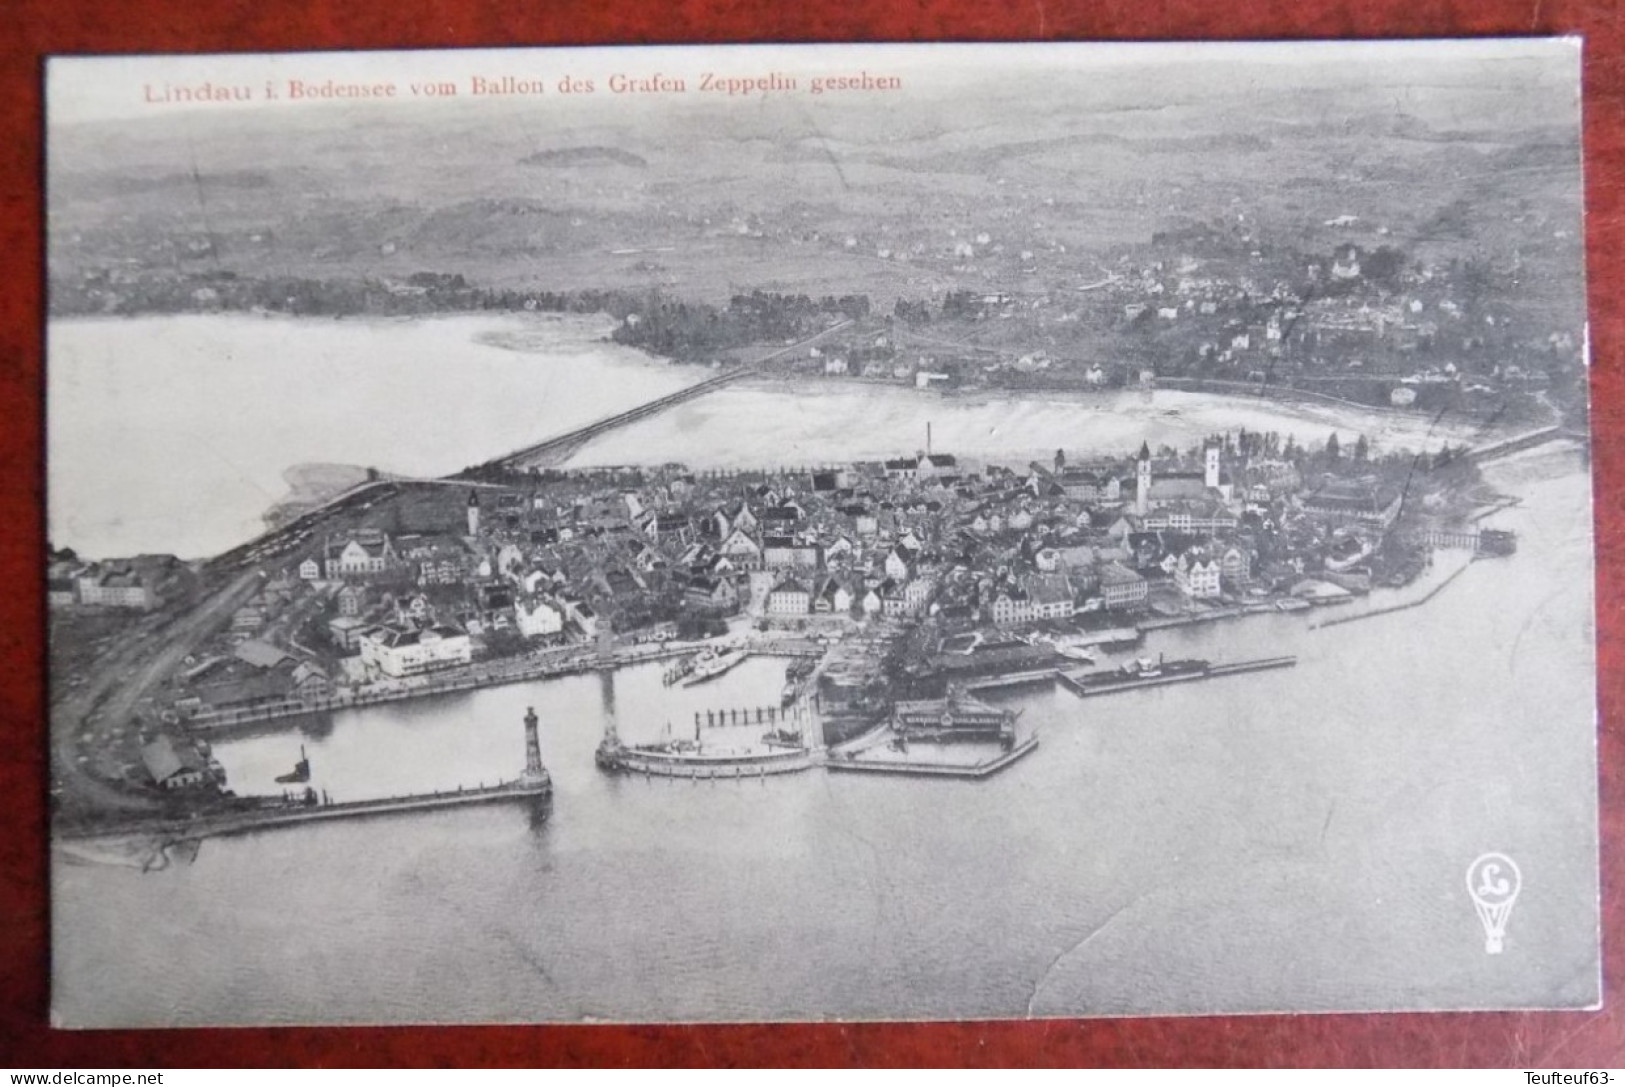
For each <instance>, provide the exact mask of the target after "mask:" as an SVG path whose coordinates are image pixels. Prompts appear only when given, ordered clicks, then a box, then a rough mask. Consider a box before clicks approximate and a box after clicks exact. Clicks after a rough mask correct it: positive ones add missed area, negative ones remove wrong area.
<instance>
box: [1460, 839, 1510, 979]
mask: <svg viewBox="0 0 1625 1087" xmlns="http://www.w3.org/2000/svg"><path fill="white" fill-rule="evenodd" d="M1522 885H1523V875H1522V873H1520V872H1519V871H1518V866H1517V864H1515V863H1514V862H1513V860H1512V858H1511V857H1509V856H1507V855H1506V854H1505V853H1486V854H1484V855H1483V856H1482V857H1479V858H1478V859H1477V860H1475V861H1474V862H1473V863H1472V864H1470V865H1468V866H1467V893H1468V895H1470V896H1471V897H1472V900H1473V907H1474V908H1475V909H1477V910H1478V920H1479V922H1480V923H1482V924H1483V926H1484V950H1485V951H1486V952H1488V953H1489V954H1491V955H1499V954H1500V953H1501V947H1502V939H1503V937H1505V936H1506V930H1507V918H1509V917H1510V916H1512V904H1513V903H1514V902H1516V901H1517V900H1518V889H1519V888H1520V887H1521V886H1522Z"/></svg>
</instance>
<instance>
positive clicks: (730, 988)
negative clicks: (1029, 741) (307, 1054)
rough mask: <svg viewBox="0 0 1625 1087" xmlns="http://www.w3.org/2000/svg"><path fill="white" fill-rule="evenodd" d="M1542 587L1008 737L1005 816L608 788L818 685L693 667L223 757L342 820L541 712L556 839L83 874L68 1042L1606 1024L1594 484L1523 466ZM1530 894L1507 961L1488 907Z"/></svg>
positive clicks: (1400, 620)
mask: <svg viewBox="0 0 1625 1087" xmlns="http://www.w3.org/2000/svg"><path fill="white" fill-rule="evenodd" d="M1496 476H1497V481H1498V482H1499V483H1500V484H1501V485H1503V486H1506V487H1515V488H1517V489H1518V491H1519V492H1520V493H1522V494H1524V495H1525V497H1526V503H1525V505H1524V506H1523V507H1522V508H1521V509H1519V510H1516V511H1513V512H1511V513H1509V514H1504V515H1501V516H1500V517H1498V522H1499V523H1503V524H1505V525H1507V526H1508V527H1513V528H1515V529H1517V530H1518V532H1519V533H1520V534H1521V539H1520V549H1519V552H1518V554H1517V556H1516V557H1514V558H1512V559H1510V560H1500V561H1490V562H1482V563H1478V564H1475V565H1474V566H1473V567H1471V568H1470V569H1469V570H1468V571H1467V572H1466V573H1465V574H1463V575H1462V576H1461V577H1460V578H1459V579H1457V581H1456V582H1455V583H1454V584H1452V585H1451V586H1450V587H1449V588H1448V589H1446V590H1445V591H1444V592H1443V593H1442V594H1441V595H1439V596H1438V597H1437V598H1435V600H1434V601H1433V602H1432V603H1430V604H1428V605H1427V606H1426V607H1423V608H1420V609H1417V610H1413V611H1409V612H1405V613H1399V614H1395V615H1390V616H1386V617H1381V618H1375V619H1370V620H1366V621H1362V622H1358V623H1350V624H1346V625H1342V626H1338V627H1334V628H1329V629H1326V630H1321V631H1313V632H1310V631H1307V630H1306V627H1307V624H1308V620H1307V618H1306V617H1305V616H1303V615H1301V614H1300V615H1282V616H1270V617H1260V618H1255V619H1249V620H1246V621H1242V622H1237V623H1228V624H1219V625H1212V626H1207V627H1196V628H1185V629H1183V630H1178V631H1169V632H1163V633H1161V634H1159V635H1156V636H1155V638H1154V640H1153V641H1152V642H1151V643H1150V648H1151V650H1152V651H1164V652H1167V653H1168V654H1169V655H1170V656H1174V655H1178V656H1185V655H1202V656H1208V657H1211V658H1213V659H1221V660H1222V659H1238V658H1244V657H1250V656H1262V655H1269V654H1274V653H1279V652H1295V653H1297V654H1298V655H1299V657H1300V663H1299V665H1298V666H1297V667H1296V668H1294V669H1289V670H1283V671H1275V672H1266V673H1260V674H1257V675H1250V676H1243V677H1237V678H1233V679H1227V680H1221V681H1213V682H1210V683H1203V684H1192V685H1188V686H1181V687H1170V688H1165V689H1159V690H1150V691H1140V692H1134V693H1129V694H1124V695H1118V696H1112V697H1108V698H1102V699H1098V700H1091V701H1088V702H1082V701H1079V700H1078V699H1076V698H1074V697H1073V696H1071V695H1068V694H1066V693H1064V692H1061V691H1056V692H1053V693H1039V694H1035V695H1024V696H1018V697H1015V698H1011V699H1008V701H1010V702H1011V703H1012V704H1013V705H1015V706H1017V707H1019V708H1021V709H1022V710H1023V711H1024V712H1025V714H1026V715H1027V717H1028V719H1029V720H1032V721H1033V722H1035V723H1036V724H1037V726H1038V727H1039V729H1040V731H1041V734H1042V737H1043V740H1042V743H1041V745H1040V747H1039V748H1038V750H1037V751H1036V752H1035V753H1034V754H1033V755H1032V756H1030V757H1029V758H1027V759H1026V760H1024V761H1022V762H1020V763H1018V764H1017V765H1016V766H1014V767H1012V768H1011V769H1009V770H1007V771H1006V772H1004V773H1002V774H1000V775H998V776H996V777H994V778H992V779H990V780H987V781H984V782H975V783H973V782H958V781H932V780H913V779H883V778H869V777H862V776H839V775H829V774H825V773H822V772H813V773H808V774H804V775H798V776H792V777H787V778H781V779H776V780H772V779H770V780H768V781H766V782H757V781H750V782H739V783H734V782H727V783H715V784H711V783H702V784H692V783H688V782H681V783H679V782H666V781H643V780H628V779H622V778H609V777H605V776H603V775H601V774H599V773H598V772H597V771H596V770H595V769H594V768H593V765H592V750H593V747H594V746H595V745H596V744H597V742H598V739H599V736H600V734H601V732H602V729H603V727H604V724H605V722H606V721H607V720H610V719H611V718H613V719H614V720H615V721H616V722H618V724H619V727H620V729H621V731H622V733H623V735H624V736H626V737H627V738H629V739H633V740H638V739H648V738H653V737H655V736H657V735H658V734H659V733H660V732H661V731H663V729H664V727H665V723H666V721H667V720H668V719H672V720H673V723H674V725H676V726H677V727H678V728H681V727H683V724H684V723H685V722H687V723H688V724H689V725H691V724H692V711H693V710H695V709H704V708H707V707H714V706H722V705H757V704H764V703H765V704H771V703H772V702H773V701H774V700H775V698H776V694H777V691H778V687H779V684H780V682H781V677H782V664H778V663H775V662H771V661H762V660H758V661H751V662H747V663H746V664H745V665H742V666H741V667H739V668H738V669H736V670H735V671H734V672H733V673H730V674H729V675H728V676H726V677H724V678H723V679H720V680H718V681H716V682H714V683H711V684H706V685H702V686H700V687H697V688H693V689H690V690H684V691H679V692H676V693H674V692H672V691H670V690H668V689H667V688H664V687H663V686H661V684H660V678H659V667H658V666H657V665H651V666H643V667H638V668H633V669H629V670H625V671H622V672H620V673H618V674H616V675H615V676H613V677H612V678H606V677H598V676H583V677H574V678H568V679H563V680H557V681H551V682H545V683H534V684H528V685H516V686H510V687H502V688H494V689H490V690H485V691H481V692H478V693H474V694H469V695H460V696H453V697H448V698H444V699H439V700H435V701H425V702H418V703H413V704H405V705H398V706H390V707H376V708H373V709H369V710H366V711H362V712H358V713H349V714H344V715H340V716H338V717H335V718H334V719H333V720H332V721H330V722H327V723H324V724H323V725H322V726H321V727H320V728H319V729H314V730H312V731H309V732H306V733H301V732H298V731H293V730H290V731H280V732H270V733H267V734H262V735H258V736H247V737H242V738H240V739H236V740H233V741H231V742H226V743H222V744H220V745H219V747H218V751H219V754H220V757H221V759H222V761H223V762H224V763H225V764H226V766H227V767H228V770H229V772H230V774H231V777H232V781H233V782H234V784H236V785H237V786H238V787H239V788H241V789H243V790H245V791H246V790H250V789H257V788H272V787H274V786H272V785H271V784H270V779H271V778H272V777H274V776H275V774H277V773H281V772H284V771H285V770H286V769H287V767H288V766H289V765H290V764H291V762H292V760H293V759H294V758H295V757H297V752H298V746H299V744H300V743H301V742H302V743H304V744H305V745H306V747H307V749H308V750H309V752H310V757H311V760H312V763H313V768H314V771H315V783H316V784H317V785H318V787H323V788H327V789H329V790H330V791H331V792H332V794H333V795H334V796H335V797H340V798H356V797H361V796H368V795H385V794H388V793H391V792H396V791H400V790H403V789H422V788H435V787H454V786H456V785H459V784H474V783H477V782H478V781H482V780H484V781H490V780H492V779H494V778H498V777H508V776H511V775H512V774H513V773H514V771H515V770H516V769H517V768H518V766H519V765H520V763H521V761H522V757H523V756H522V740H521V733H520V725H519V721H520V718H521V716H522V715H523V713H524V710H525V707H526V706H528V705H534V706H535V707H536V709H537V712H538V713H539V714H540V715H541V717H542V720H543V722H544V725H543V729H542V745H543V755H544V758H545V759H546V761H547V764H548V766H549V767H550V769H551V770H552V773H553V777H554V781H555V783H556V790H557V795H556V800H555V807H554V815H553V818H552V819H551V820H550V821H548V822H546V823H545V824H542V825H536V824H535V823H534V822H533V821H532V820H531V819H530V818H529V817H528V816H527V813H526V812H525V810H524V809H523V808H520V807H490V808H483V809H468V810H463V811H453V812H442V813H432V814H424V815H417V816H411V817H400V818H389V819H376V820H370V821H359V822H351V823H335V824H328V825H321V826H314V827H309V828H302V829H298V830H286V831H279V832H272V833H265V834H261V835H256V836H250V837H245V838H239V839H231V840H214V841H208V842H205V843H204V844H203V846H202V849H201V851H200V852H199V854H198V856H197V859H196V860H195V862H193V863H190V864H186V863H184V862H182V863H179V864H177V865H176V866H174V867H171V868H170V869H168V870H166V871H162V872H154V873H149V874H142V873H140V872H138V871H136V870H133V869H129V868H120V867H112V866H100V865H88V864H82V863H72V862H62V863H58V864H57V865H56V867H55V869H54V882H55V886H54V896H53V903H54V906H55V912H54V915H53V925H54V929H55V940H54V943H53V947H54V955H55V960H54V970H55V978H56V990H55V997H54V1003H55V1008H56V1013H57V1015H58V1017H59V1018H60V1019H61V1021H63V1022H64V1023H67V1024H72V1025H80V1026H88V1025H97V1026H115V1025H117V1026H153V1025H161V1024H201V1023H299V1022H316V1021H329V1022H428V1021H493V1020H578V1019H633V1020H654V1019H762V1018H769V1019H779V1018H877V1017H883V1018H917V1017H930V1018H937V1017H983V1016H1021V1015H1026V1014H1038V1015H1094V1014H1121V1013H1154V1012H1222V1011H1228V1012H1238V1011H1262V1010H1272V1009H1301V1010H1332V1009H1378V1008H1431V1007H1489V1006H1523V1007H1528V1006H1535V1007H1547V1006H1575V1005H1583V1004H1586V1003H1589V1002H1591V1001H1593V1000H1594V999H1595V998H1596V996H1597V993H1598V987H1597V986H1598V980H1597V979H1598V960H1597V955H1596V935H1597V916H1598V915H1597V869H1596V864H1597V852H1596V833H1595V827H1596V824H1595V800H1596V795H1595V789H1594V782H1595V780H1596V767H1595V716H1594V709H1593V707H1594V701H1595V700H1594V687H1593V681H1592V666H1593V651H1592V610H1591V607H1592V605H1591V565H1590V523H1591V522H1590V504H1589V486H1588V482H1587V477H1586V475H1585V474H1584V469H1583V465H1582V464H1581V463H1580V461H1579V459H1578V457H1576V456H1575V455H1573V454H1572V453H1559V452H1555V451H1551V452H1539V453H1534V454H1526V455H1524V456H1521V457H1519V458H1516V459H1514V460H1512V461H1509V462H1506V463H1504V464H1503V465H1502V466H1500V467H1499V468H1498V469H1497V470H1496ZM1489 850H1500V851H1503V852H1506V853H1509V854H1511V855H1512V856H1513V857H1514V858H1515V859H1516V860H1517V861H1518V863H1519V864H1520V866H1521V867H1522V870H1523V877H1524V890H1523V893H1522V895H1521V897H1520V898H1519V900H1518V903H1517V907H1516V910H1515V912H1514V914H1513V916H1512V919H1511V923H1510V926H1509V928H1508V939H1507V948H1506V952H1505V953H1504V954H1502V955H1499V956H1489V955H1486V954H1485V953H1484V950H1483V936H1482V933H1481V931H1480V929H1479V927H1478V922H1477V920H1476V917H1475V916H1474V913H1473V909H1472V906H1471V904H1470V902H1469V901H1468V899H1467V896H1466V891H1465V886H1464V873H1465V871H1466V868H1467V865H1468V864H1469V863H1470V862H1471V861H1472V860H1473V858H1474V857H1476V856H1477V855H1479V854H1480V853H1483V852H1486V851H1489Z"/></svg>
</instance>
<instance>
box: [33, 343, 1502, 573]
mask: <svg viewBox="0 0 1625 1087" xmlns="http://www.w3.org/2000/svg"><path fill="white" fill-rule="evenodd" d="M611 327H612V326H611V322H610V321H609V320H608V319H607V318H603V317H575V316H570V317H559V316H542V315H512V314H510V315H500V316H484V315H481V316H465V317H441V318H429V319H412V320H406V319H402V320H387V321H386V320H327V319H296V318H287V317H250V316H242V315H209V316H200V315H189V316H174V317H144V318H138V319H133V320H113V319H93V320H91V319H75V320H59V321H52V322H51V324H50V327H49V329H48V343H47V350H48V356H47V358H48V366H47V374H48V376H47V402H46V413H47V414H46V421H47V477H48V484H49V492H48V511H49V535H50V539H51V541H52V542H53V543H55V544H57V545H58V546H71V547H73V548H75V549H76V550H78V551H80V552H81V553H83V554H86V555H90V556H113V555H129V554H136V553H141V552H169V553H174V554H179V555H181V556H182V557H184V558H199V557H205V556H208V555H213V554H218V553H219V552H221V551H223V550H226V549H227V548H230V547H233V546H235V545H236V544H239V543H242V542H243V541H245V540H247V539H250V538H252V537H253V536H254V535H256V534H258V533H259V532H260V531H261V530H262V529H263V527H264V526H263V523H262V521H261V519H260V515H261V514H262V513H264V512H265V510H266V509H267V508H268V507H269V506H270V505H271V504H272V503H273V502H275V501H276V500H277V499H279V498H281V497H282V496H283V495H284V494H286V492H287V485H286V483H285V481H284V479H283V472H284V471H286V470H287V469H288V468H290V467H292V466H294V465H298V464H308V463H334V464H353V465H361V466H369V467H376V468H380V469H383V470H386V471H390V472H398V473H404V474H408V475H424V476H434V475H444V474H447V473H450V472H455V471H458V470H459V469H461V468H464V467H466V466H468V465H470V464H475V463H479V462H480V461H483V460H486V459H488V458H490V457H494V456H497V455H500V454H503V453H507V452H510V451H512V450H514V449H518V448H521V447H523V446H525V445H528V444H531V443H532V442H535V441H537V440H540V439H541V438H545V437H548V436H551V435H554V434H559V433H562V432H565V431H568V430H570V429H572V428H574V427H577V426H580V425H582V424H584V423H587V422H590V421H592V420H595V419H599V418H603V417H604V416H607V415H612V414H614V413H616V412H618V411H622V410H624V409H626V408H629V407H632V406H634V405H636V404H640V403H644V402H646V401H648V400H652V399H656V398H658V397H660V396H663V395H665V394H666V393H669V392H671V391H673V390H675V389H678V388H681V387H683V386H685V385H689V384H692V383H693V382H695V381H697V380H700V378H702V377H703V376H705V374H704V372H703V371H700V370H696V369H694V368H690V367H674V366H671V365H668V364H666V363H663V362H660V361H659V360H656V359H653V358H651V357H649V356H647V355H644V354H643V353H641V352H638V351H633V350H630V349H627V348H623V347H620V346H618V345H616V344H613V343H610V342H608V341H607V340H606V339H605V337H606V336H607V334H608V332H609V330H610V328H611ZM927 422H930V423H931V424H932V425H933V435H934V445H933V447H934V448H935V449H937V450H938V451H952V452H956V453H960V454H962V455H971V456H998V457H1008V458H1013V459H1015V460H1016V462H1017V463H1021V462H1023V461H1025V460H1026V459H1028V458H1030V457H1034V456H1039V457H1045V458H1047V457H1048V456H1050V455H1051V454H1052V453H1053V452H1054V450H1055V449H1056V448H1057V447H1061V446H1064V447H1065V448H1066V449H1067V450H1068V452H1069V454H1070V455H1073V456H1075V457H1077V456H1087V455H1109V456H1117V455H1121V454H1123V453H1124V452H1125V451H1132V450H1133V449H1134V448H1137V447H1138V446H1139V443H1140V441H1141V440H1142V439H1144V438H1149V439H1150V440H1151V442H1152V444H1153V445H1155V444H1158V443H1160V442H1165V441H1166V442H1170V443H1176V444H1185V443H1189V442H1193V441H1196V440H1198V439H1200V438H1201V437H1204V436H1206V435H1208V434H1211V433H1214V432H1217V431H1222V430H1227V429H1229V430H1233V429H1235V428H1237V427H1243V426H1244V427H1248V428H1250V429H1255V430H1278V431H1281V432H1282V433H1292V434H1295V435H1296V436H1297V437H1298V439H1299V440H1300V441H1301V442H1315V443H1317V444H1318V443H1320V442H1324V441H1325V440H1326V436H1327V434H1329V433H1330V432H1331V431H1332V430H1334V429H1335V430H1339V431H1341V432H1342V435H1343V437H1344V439H1345V440H1351V438H1352V436H1353V435H1355V434H1358V433H1365V434H1367V435H1369V436H1370V437H1371V438H1372V439H1373V440H1374V441H1375V442H1376V443H1377V445H1378V447H1379V448H1381V447H1384V446H1388V447H1401V446H1403V447H1411V448H1414V447H1418V446H1422V445H1427V444H1436V443H1437V442H1439V441H1443V440H1445V439H1446V438H1448V439H1449V440H1452V441H1458V442H1459V441H1461V440H1463V439H1464V438H1470V437H1471V434H1470V432H1467V431H1461V430H1458V429H1454V428H1451V427H1448V426H1447V427H1431V426H1430V423H1429V421H1428V420H1426V419H1424V418H1421V417H1414V416H1399V415H1394V414H1392V413H1386V412H1363V411H1359V410H1356V409H1341V408H1328V407H1318V406H1317V407H1301V406H1294V405H1286V404H1277V403H1274V402H1270V401H1260V400H1256V399H1251V398H1214V397H1200V396H1196V395H1193V394H1187V393H1175V392H1159V393H1156V394H1155V395H1154V396H1153V397H1151V398H1149V399H1147V398H1143V397H1141V396H1140V395H1139V394H1135V393H1125V394H1100V395H1097V396H1088V397H1073V398H1067V397H1056V396H1053V395H1045V396H1042V397H1035V398H1032V399H1026V400H1023V399H1012V398H1007V397H980V396H979V397H969V396H967V397H943V396H940V395H936V394H919V393H916V392H914V391H912V390H909V389H904V388H901V387H895V386H876V385H865V384H858V383H853V382H824V381H814V382H807V383H802V384H798V385H791V386H785V385H781V384H772V383H763V384H758V385H749V386H733V387H729V388H727V389H725V390H723V391H720V392H718V393H715V394H712V395H710V396H706V397H702V398H700V399H698V400H693V401H689V402H687V403H685V404H682V405H680V406H678V407H677V408H675V409H673V410H671V411H668V412H665V413H662V414H661V415H658V416H655V417H653V418H651V419H648V420H645V421H642V422H640V423H638V424H635V425H633V426H630V427H627V428H625V429H622V430H619V431H615V432H612V433H610V434H608V435H606V436H605V437H603V438H601V439H599V440H598V441H596V442H594V443H592V444H590V445H588V446H587V447H585V448H584V449H583V450H581V452H580V453H579V454H578V455H577V456H576V458H575V460H574V463H576V464H648V463H664V462H668V461H682V462H685V463H689V464H692V465H694V466H695V467H743V466H751V465H800V464H807V463H822V462H829V461H837V460H850V459H854V458H878V457H884V456H891V455H901V454H907V453H910V452H912V451H914V450H916V449H921V448H924V446H925V429H926V423H927Z"/></svg>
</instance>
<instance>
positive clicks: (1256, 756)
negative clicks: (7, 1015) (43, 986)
mask: <svg viewBox="0 0 1625 1087" xmlns="http://www.w3.org/2000/svg"><path fill="white" fill-rule="evenodd" d="M1580 54H1581V44H1580V42H1579V41H1578V40H1575V39H1561V40H1551V39H1539V40H1537V39H1528V40H1494V41H1455V42H1446V41H1432V42H1387V43H1290V44H1288V43H1281V44H1268V45H1264V44H1258V45H1253V44H1227V45H1132V46H1131V45H1113V46H1099V45H1081V44H1079V45H1022V44H1010V45H951V46H949V45H941V46H936V45H933V46H840V47H833V46H800V47H732V48H692V47H691V48H660V49H637V48H634V49H626V48H616V49H582V50H570V49H526V50H500V51H485V52H470V51H459V52H415V53H372V54H349V53H328V54H290V55H257V56H256V55H238V56H162V57H156V56H153V57H148V56H143V57H133V56H132V57H95V58H90V57H59V58H55V59H53V60H52V61H51V63H50V64H49V67H48V71H47V73H46V77H45V78H46V82H47V135H48V170H47V190H48V192H47V201H48V223H47V230H48V237H47V239H46V241H47V247H48V264H49V268H48V271H49V314H48V323H47V327H48V356H47V381H48V391H47V414H48V451H47V452H48V482H49V495H48V502H49V538H50V545H51V547H50V553H49V555H48V566H47V569H46V570H44V571H43V572H42V574H43V576H44V578H45V580H46V587H47V593H48V599H49V638H50V646H49V649H50V668H51V671H50V683H51V690H50V694H51V703H50V719H49V722H48V727H49V732H50V743H51V752H52V769H51V799H52V805H53V807H52V823H51V838H52V852H51V855H52V896H51V901H52V927H53V940H52V970H53V975H54V992H53V1009H54V1016H55V1019H56V1021H57V1022H58V1024H60V1025H62V1026H67V1027H161V1026H195V1025H204V1024H290V1023H302V1024H315V1023H431V1022H510V1021H523V1022H558V1021H631V1022H638V1021H719V1020H826V1019H956V1018H971V1017H974V1018H989V1017H992V1018H999V1017H1012V1018H1014V1017H1028V1016H1038V1017H1076V1016H1112V1015H1167V1014H1177V1015H1183V1014H1200V1013H1245V1012H1281V1011H1285V1012H1325V1011H1396V1010H1435V1009H1438V1010H1443V1009H1491V1008H1493V1009H1519V1008H1585V1007H1595V1006H1596V1005H1597V1003H1598V1001H1599V1000H1600V998H1601V997H1600V993H1601V990H1600V981H1599V950H1598V922H1599V911H1598V841H1597V766H1596V719H1595V682H1594V658H1595V654H1594V623H1593V594H1592V566H1593V552H1592V528H1591V526H1592V519H1591V473H1590V452H1589V451H1590V444H1589V430H1588V417H1587V410H1588V407H1587V388H1588V382H1587V378H1588V370H1587V335H1586V327H1587V326H1586V309H1585V290H1584V274H1583V265H1584V259H1583V257H1584V250H1583V238H1584V233H1583V230H1582V185H1581V161H1582V156H1581V148H1580V126H1579V118H1580V96H1579V71H1580Z"/></svg>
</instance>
